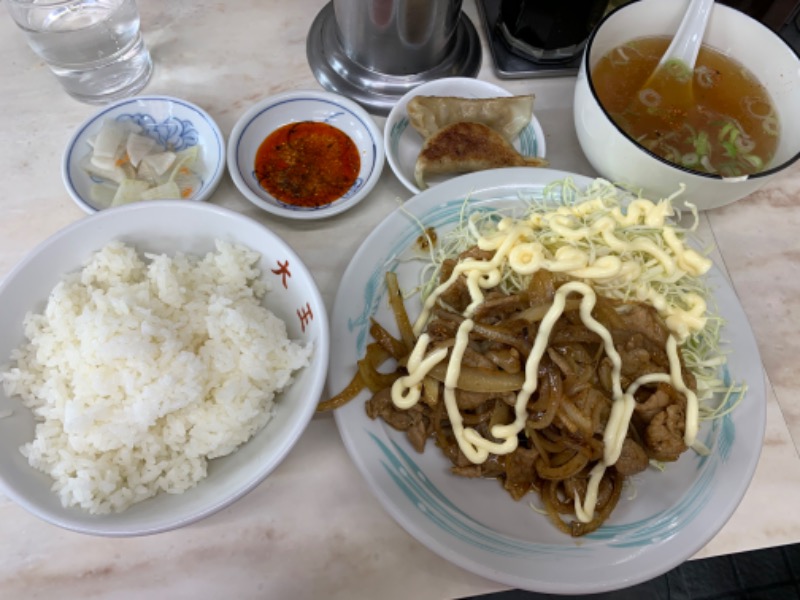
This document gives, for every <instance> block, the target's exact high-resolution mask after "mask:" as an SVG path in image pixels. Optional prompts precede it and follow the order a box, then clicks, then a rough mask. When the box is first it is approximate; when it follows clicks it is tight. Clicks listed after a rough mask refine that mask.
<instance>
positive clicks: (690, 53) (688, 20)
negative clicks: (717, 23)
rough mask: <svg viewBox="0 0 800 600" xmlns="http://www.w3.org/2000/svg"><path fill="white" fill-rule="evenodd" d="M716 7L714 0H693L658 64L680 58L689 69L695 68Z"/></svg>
mask: <svg viewBox="0 0 800 600" xmlns="http://www.w3.org/2000/svg"><path fill="white" fill-rule="evenodd" d="M713 8H714V0H691V2H689V7H688V8H687V9H686V14H685V15H684V18H683V20H682V21H681V24H680V26H679V27H678V31H677V32H676V33H675V37H674V38H672V43H671V44H670V45H669V48H667V51H666V52H665V53H664V56H662V57H661V61H660V62H659V63H658V66H659V67H660V66H662V65H664V64H665V63H666V62H668V61H670V60H676V59H677V60H680V61H681V62H683V63H684V64H685V65H686V66H687V67H689V69H693V68H694V63H695V61H696V60H697V53H698V52H699V51H700V45H701V44H702V42H703V33H704V32H705V30H706V24H707V23H708V18H709V17H710V16H711V10H712V9H713Z"/></svg>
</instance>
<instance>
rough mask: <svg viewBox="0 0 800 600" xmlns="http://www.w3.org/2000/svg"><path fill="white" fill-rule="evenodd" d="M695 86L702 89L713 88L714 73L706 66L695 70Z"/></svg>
mask: <svg viewBox="0 0 800 600" xmlns="http://www.w3.org/2000/svg"><path fill="white" fill-rule="evenodd" d="M694 72H695V74H696V76H697V77H696V79H697V84H698V85H699V86H700V87H702V88H706V89H708V88H712V87H714V72H713V71H712V70H711V69H709V68H708V67H706V66H700V67H697V68H696V69H695V71H694Z"/></svg>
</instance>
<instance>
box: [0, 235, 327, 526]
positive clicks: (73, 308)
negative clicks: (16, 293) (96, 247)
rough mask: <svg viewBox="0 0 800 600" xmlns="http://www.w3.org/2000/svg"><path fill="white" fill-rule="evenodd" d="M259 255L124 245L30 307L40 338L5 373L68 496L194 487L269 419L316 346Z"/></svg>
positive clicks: (123, 495) (115, 497) (42, 463)
mask: <svg viewBox="0 0 800 600" xmlns="http://www.w3.org/2000/svg"><path fill="white" fill-rule="evenodd" d="M258 260H259V255H258V253H256V252H253V251H252V250H250V249H248V248H245V247H243V246H238V245H233V244H229V243H224V242H217V245H216V251H215V252H211V253H209V254H207V255H206V256H205V257H203V258H202V259H198V258H195V257H191V256H187V255H183V254H176V255H175V256H174V257H172V258H170V257H168V256H166V255H158V256H156V255H146V256H145V257H144V258H142V257H140V256H139V255H138V254H137V252H136V250H135V249H134V248H132V247H130V246H126V245H125V244H123V243H120V242H112V243H110V244H108V245H107V246H106V247H105V248H103V249H102V250H101V251H99V252H97V253H96V254H94V255H93V256H92V257H91V259H90V260H89V262H88V263H87V264H86V265H85V267H84V268H83V270H82V271H80V272H76V273H73V274H70V275H69V276H67V277H66V278H65V279H64V280H63V281H62V282H60V283H59V284H58V285H57V286H56V287H55V289H54V290H53V291H52V293H51V295H50V298H49V299H48V302H47V306H46V308H45V310H44V313H43V314H28V315H27V316H26V319H25V335H26V337H27V339H28V340H29V342H28V343H26V344H25V345H24V346H23V347H21V348H19V349H17V350H15V351H14V353H13V355H12V357H11V359H12V361H13V362H14V363H15V365H14V366H13V367H12V368H9V369H7V371H6V372H4V373H0V379H1V380H2V381H3V385H4V387H5V391H6V393H7V394H8V395H19V396H20V397H21V398H22V400H23V402H24V404H25V405H26V406H28V407H29V408H31V409H32V410H33V413H34V415H35V417H36V420H37V425H36V433H35V438H34V440H33V441H32V442H30V443H28V444H25V445H24V446H23V447H22V448H21V451H22V453H23V454H24V455H25V456H26V457H27V459H28V461H29V463H30V464H31V465H32V466H33V467H35V468H37V469H39V470H41V471H43V472H45V473H47V474H48V475H50V476H51V477H52V478H53V480H54V484H53V490H54V491H56V492H57V493H58V494H59V496H60V498H61V502H62V504H63V505H64V506H80V507H82V508H84V509H86V510H88V511H90V512H91V513H96V514H103V513H109V512H119V511H122V510H124V509H126V508H127V507H129V506H130V505H131V504H133V503H135V502H139V501H141V500H144V499H146V498H149V497H151V496H154V495H155V494H157V493H159V492H161V491H164V492H169V493H180V492H183V491H185V490H187V489H189V488H191V487H192V486H194V485H195V484H196V483H197V482H198V481H200V480H201V479H203V478H204V477H205V476H206V470H207V466H208V460H209V459H212V458H215V457H220V456H225V455H226V454H229V453H230V452H233V451H234V450H235V449H236V448H237V447H238V446H239V445H241V444H243V443H244V442H245V441H247V440H248V439H249V438H250V437H251V436H252V435H253V434H254V433H256V432H257V431H258V430H260V429H261V428H262V427H263V426H264V425H265V424H266V423H267V421H269V419H270V417H271V416H272V412H273V399H274V397H275V394H276V393H278V392H280V391H281V390H282V389H283V388H285V387H286V386H287V385H288V384H289V383H290V382H291V381H292V374H293V372H294V371H295V370H297V369H300V368H302V367H304V366H306V365H308V363H309V357H310V354H311V351H312V348H311V344H308V345H305V346H304V345H301V344H299V343H297V342H293V341H291V340H290V339H289V338H288V337H287V333H286V327H285V324H284V323H283V322H282V321H281V320H280V319H279V318H277V317H276V316H275V315H273V314H272V313H271V312H270V311H269V310H268V309H266V308H264V306H263V305H262V303H261V299H262V298H263V297H264V295H265V293H266V291H267V290H266V286H265V284H264V283H263V282H262V281H261V280H260V279H259V271H258V269H257V263H258Z"/></svg>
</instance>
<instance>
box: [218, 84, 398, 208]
mask: <svg viewBox="0 0 800 600" xmlns="http://www.w3.org/2000/svg"><path fill="white" fill-rule="evenodd" d="M299 121H321V122H324V123H327V124H329V125H332V126H334V127H336V128H337V129H340V130H342V131H343V132H344V133H346V134H347V135H348V136H349V137H350V139H351V140H353V142H354V143H355V145H356V148H357V149H358V154H359V156H360V158H361V170H360V171H359V174H358V178H357V179H356V182H355V183H354V184H353V186H352V187H351V188H350V190H348V191H347V193H345V194H344V195H343V196H342V197H341V198H339V199H337V200H334V201H333V202H331V203H330V204H326V205H325V206H319V207H313V208H306V207H302V206H293V205H291V204H286V203H284V202H281V201H279V200H277V199H276V198H274V197H273V196H272V195H271V194H270V193H269V192H267V190H265V189H264V188H263V187H261V185H260V184H259V182H258V178H257V177H256V174H255V158H256V153H257V152H258V148H259V146H260V145H261V143H262V142H263V141H264V139H265V138H266V137H267V136H268V135H269V134H270V133H272V132H273V131H275V130H276V129H278V128H279V127H282V126H283V125H286V124H287V123H294V122H299ZM383 163H384V153H383V136H382V135H381V131H380V129H379V128H378V126H377V125H375V122H374V121H373V120H372V117H370V115H369V114H368V113H367V111H365V110H364V109H363V108H361V107H360V106H359V105H358V104H356V103H355V102H353V101H351V100H348V99H347V98H344V97H342V96H339V95H337V94H332V93H330V92H320V91H314V90H302V91H295V92H285V93H282V94H277V95H275V96H270V97H269V98H266V99H264V100H261V101H260V102H258V103H257V104H256V105H255V106H252V107H251V108H250V109H248V110H247V112H245V113H244V115H242V117H241V118H240V119H239V121H237V123H236V125H235V126H234V127H233V131H232V132H231V136H230V139H229V143H228V171H230V174H231V178H232V179H233V182H234V183H235V184H236V187H237V188H239V191H240V192H241V193H242V194H243V195H244V197H245V198H247V199H248V200H249V201H250V202H252V203H253V204H255V205H256V206H258V207H259V208H262V209H264V210H266V211H267V212H270V213H272V214H275V215H279V216H281V217H287V218H289V219H322V218H325V217H330V216H333V215H337V214H339V213H342V212H344V211H346V210H348V209H350V208H352V207H354V206H355V205H356V204H358V203H359V202H361V201H362V200H363V199H364V198H365V197H366V196H367V194H369V193H370V191H372V188H373V187H375V184H376V183H377V182H378V179H379V178H380V175H381V171H382V170H383Z"/></svg>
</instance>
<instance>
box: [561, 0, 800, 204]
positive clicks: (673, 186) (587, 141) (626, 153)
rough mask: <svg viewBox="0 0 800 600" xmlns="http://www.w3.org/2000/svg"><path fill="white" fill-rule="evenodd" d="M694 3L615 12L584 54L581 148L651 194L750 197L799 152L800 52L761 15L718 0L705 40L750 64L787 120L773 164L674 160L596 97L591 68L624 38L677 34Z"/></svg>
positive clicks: (579, 86) (657, 0)
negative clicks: (715, 167)
mask: <svg viewBox="0 0 800 600" xmlns="http://www.w3.org/2000/svg"><path fill="white" fill-rule="evenodd" d="M687 5H688V1H687V0H680V1H678V0H676V1H674V2H663V1H662V0H640V1H638V2H633V3H631V4H625V5H623V6H621V7H620V8H618V9H617V10H615V11H614V12H612V13H609V14H608V15H607V16H606V17H605V18H604V19H603V20H602V21H601V22H600V23H599V24H598V26H597V27H596V29H595V30H594V32H593V33H592V35H591V37H590V38H589V41H588V43H587V46H586V50H585V52H584V55H583V58H582V60H581V66H580V71H579V73H578V79H577V83H576V86H575V108H574V118H575V128H576V130H577V134H578V140H579V142H580V145H581V148H582V149H583V152H584V153H585V154H586V157H587V158H588V160H589V162H590V163H591V164H592V166H593V167H594V168H595V169H596V170H597V172H598V173H599V174H600V175H601V176H603V177H605V178H606V179H609V180H611V181H613V182H614V183H618V184H620V185H624V186H630V187H632V188H634V189H638V190H641V191H642V193H643V194H644V195H646V196H649V197H651V198H661V197H666V196H670V195H672V194H673V193H675V192H677V191H678V190H679V189H680V186H681V185H685V186H686V189H685V191H684V193H682V194H681V195H680V196H679V199H680V200H682V201H686V202H691V203H692V204H694V205H695V206H697V207H698V208H699V209H700V210H706V209H712V208H717V207H720V206H725V205H726V204H730V203H732V202H734V201H736V200H739V199H740V198H743V197H745V196H747V195H748V194H750V193H752V192H754V191H755V190H757V189H758V188H760V187H761V186H763V185H764V184H765V183H766V182H767V181H769V180H770V179H772V178H774V177H775V176H777V175H779V174H780V173H781V172H782V171H784V170H785V169H786V168H787V167H789V165H791V164H792V163H793V162H795V161H796V160H797V159H798V158H800V57H798V56H797V54H796V53H795V52H794V51H793V50H792V49H791V48H790V47H789V46H788V44H786V42H784V41H783V40H782V39H781V38H780V37H778V36H777V35H776V34H775V33H774V32H772V31H771V30H770V29H768V28H767V27H765V26H764V25H762V24H761V23H759V22H758V21H756V20H754V19H751V18H750V17H748V16H747V15H745V14H744V13H741V12H739V11H737V10H734V9H732V8H729V7H727V6H723V5H721V4H719V3H717V4H715V5H714V9H713V11H712V13H711V18H710V19H709V23H708V29H707V30H706V34H705V37H704V38H703V41H704V43H705V44H707V45H709V46H711V47H713V48H715V49H716V50H718V51H721V52H723V53H724V54H727V55H729V56H731V57H732V58H733V59H735V60H736V61H737V62H739V63H741V64H742V65H744V66H745V67H746V68H748V69H749V70H750V71H751V72H752V73H754V74H755V75H756V77H757V78H758V79H759V81H760V82H761V83H762V84H763V85H764V86H765V87H766V89H767V91H768V92H769V94H770V95H771V97H772V100H773V102H774V104H775V107H776V110H777V113H778V119H779V122H780V129H781V131H780V138H779V142H778V147H777V150H776V152H775V157H774V159H773V160H772V161H771V162H770V163H769V164H768V165H767V166H766V169H765V170H763V171H761V172H759V173H757V174H754V175H750V176H749V177H748V176H743V177H733V178H730V177H729V178H724V177H721V176H720V175H715V174H706V173H700V172H697V171H692V170H690V169H687V168H684V167H679V166H677V165H675V164H673V163H670V162H668V161H666V160H664V159H663V158H660V157H658V156H657V155H655V154H653V153H652V152H650V151H649V150H647V149H645V148H644V147H643V146H641V145H639V144H637V143H636V142H635V141H634V140H633V139H632V138H631V137H629V136H628V135H627V134H626V133H625V132H623V131H622V129H620V128H619V127H618V126H617V125H616V124H615V123H614V122H613V121H612V120H611V118H610V117H609V116H608V114H607V113H606V112H605V110H604V109H603V107H602V105H601V104H600V102H599V100H598V98H597V94H596V92H595V89H594V85H593V83H592V68H593V67H594V66H595V64H596V63H597V61H598V60H599V59H600V58H601V57H602V56H604V55H605V54H606V53H607V52H608V51H610V50H611V49H613V48H614V47H616V46H618V45H620V44H622V43H625V42H627V41H630V40H632V39H635V38H639V37H647V36H654V35H662V36H663V35H668V36H672V35H674V33H675V31H676V30H677V28H678V24H679V22H680V20H681V17H682V16H683V13H684V12H685V10H686V7H687ZM676 205H680V202H676Z"/></svg>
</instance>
